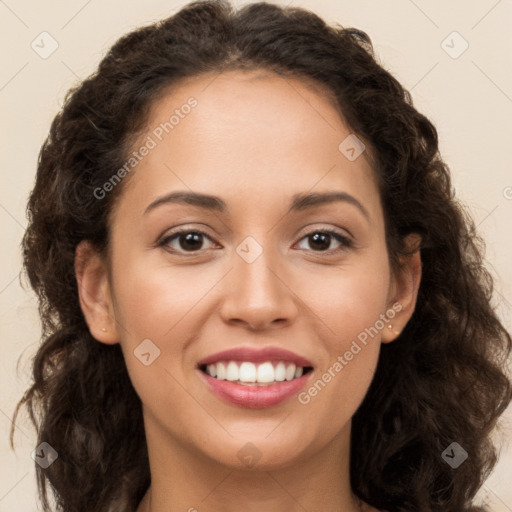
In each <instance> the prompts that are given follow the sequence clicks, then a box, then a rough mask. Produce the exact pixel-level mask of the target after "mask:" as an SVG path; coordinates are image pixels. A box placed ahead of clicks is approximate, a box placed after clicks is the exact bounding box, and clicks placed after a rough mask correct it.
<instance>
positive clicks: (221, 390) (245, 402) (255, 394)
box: [197, 359, 313, 409]
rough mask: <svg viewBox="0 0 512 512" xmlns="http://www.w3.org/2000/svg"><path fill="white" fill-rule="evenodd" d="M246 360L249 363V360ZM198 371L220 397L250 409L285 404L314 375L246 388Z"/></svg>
mask: <svg viewBox="0 0 512 512" xmlns="http://www.w3.org/2000/svg"><path fill="white" fill-rule="evenodd" d="M245 360H246V361H247V359H245ZM197 371H198V372H199V374H200V376H201V378H202V379H204V381H205V382H206V384H207V385H208V386H209V388H210V389H211V390H212V391H213V392H214V393H215V394H216V395H217V396H218V397H220V398H222V399H223V400H225V401H227V402H229V403H231V404H234V405H238V406H240V407H247V408H249V409H262V408H264V407H272V406H273V405H277V404H279V403H281V402H284V401H285V400H287V399H288V398H290V397H291V396H293V395H295V394H296V393H298V392H299V391H300V390H301V388H303V387H304V386H305V384H306V382H307V381H308V380H309V378H310V376H311V375H312V373H313V372H309V373H307V374H306V375H303V376H302V377H299V378H298V379H293V380H290V381H287V380H285V381H283V382H279V383H278V384H271V385H269V386H244V385H242V384H235V383H234V382H230V381H228V380H218V379H216V378H214V377H211V376H210V375H207V374H206V373H203V372H202V371H201V370H197Z"/></svg>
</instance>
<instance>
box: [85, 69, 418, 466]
mask: <svg viewBox="0 0 512 512" xmlns="http://www.w3.org/2000/svg"><path fill="white" fill-rule="evenodd" d="M190 98H193V99H192V100H191V99H190ZM187 105H188V106H187ZM173 115H174V118H172V119H171V116H173ZM170 119H171V120H170ZM166 123H167V124H166ZM350 135H351V132H350V130H349V129H348V128H347V126H346V125H345V124H344V122H343V120H342V119H341V118H340V116H339V114H338V112H337V110H336V109H335V108H334V106H333V105H332V104H331V103H330V101H329V100H328V99H327V96H326V95H325V94H322V92H321V91H320V90H315V89H312V88H310V87H309V86H308V85H306V84H305V83H304V82H301V81H299V80H297V79H290V78H286V79H284V78H282V77H279V76H277V75H273V74H267V73H258V74H255V73H242V72H234V71H232V72H228V73H224V74H220V75H208V76H207V75H203V76H201V77H196V78H195V79H190V80H187V81H186V82H182V83H181V84H180V86H179V87H177V88H174V89H173V91H172V92H171V93H169V94H168V95H166V96H165V97H163V99H160V100H159V101H158V102H157V103H156V104H155V105H154V107H153V109H152V112H151V116H150V120H149V123H148V128H147V131H146V132H145V133H144V134H143V135H142V136H141V137H140V141H139V143H137V144H135V145H134V147H133V148H132V149H133V151H136V152H137V155H131V156H132V157H133V158H135V160H132V161H131V163H130V162H128V161H127V162H128V164H127V166H126V169H130V178H129V181H128V182H127V183H126V185H127V186H126V188H125V189H124V190H123V193H122V195H121V196H120V199H119V203H118V205H117V208H116V210H115V211H114V215H113V216H112V218H111V229H112V238H111V246H110V255H109V261H108V265H105V267H104V268H105V269H106V273H105V276H106V278H105V279H104V280H103V281H98V282H101V283H102V285H101V286H97V287H96V288H94V286H95V284H94V283H97V282H95V281H94V280H93V278H92V277H91V278H90V280H89V281H87V279H85V280H83V282H82V285H83V286H85V285H87V286H89V285H90V286H91V288H92V289H94V290H95V291H94V292H92V293H89V294H87V296H88V297H92V296H94V297H97V298H98V303H101V304H102V305H103V306H104V308H103V309H104V311H106V312H107V313H109V314H110V317H109V316H108V315H107V314H104V315H103V316H101V314H100V313H98V311H99V309H100V308H96V313H91V312H90V311H89V310H88V306H87V305H85V306H84V301H85V302H87V301H88V300H89V299H88V298H87V297H85V295H86V294H83V293H82V305H83V306H82V307H83V309H84V312H86V316H87V320H88V324H89V327H90V328H91V332H92V334H93V335H94V337H95V338H96V339H98V340H99V341H102V342H104V343H117V342H119V343H120V344H121V347H122V351H123V354H124V357H125V360H126V365H127V369H128V372H129V375H130V378H131V380H132V382H133V386H134V387H135V390H136V391H137V393H138V395H139V396H140V398H141V400H142V403H143V408H144V419H145V426H146V435H147V437H148V439H150V438H158V439H160V440H161V441H163V442H167V443H171V444H173V445H174V446H179V447H180V449H185V450H187V451H188V452H192V453H194V454H196V455H199V456H201V457H205V456H206V457H208V458H211V459H214V460H216V461H220V462H221V463H223V464H226V465H230V466H233V467H235V466H236V467H240V466H243V465H244V464H246V465H247V461H248V460H249V459H248V458H247V457H249V458H250V457H252V460H256V459H257V462H258V464H260V465H266V466H267V467H269V468H270V467H278V466H286V465H287V464H291V463H297V462H300V461H301V460H304V459H305V458H306V457H310V456H311V455H312V454H314V453H318V452H320V451H322V450H325V449H326V448H327V447H328V445H329V444H330V443H331V442H333V441H336V440H337V439H341V438H343V439H345V440H348V437H349V432H350V420H351V417H352V416H353V414H354V413H355V412H356V410H357V408H358V406H359V405H360V403H361V401H362V400H363V398H364V395H365V393H366V391H367V390H368V387H369V385H370V382H371V380H372V377H373V373H374V371H375V368H376V364H377V359H378V355H379V349H380V343H381V342H388V341H391V340H392V339H394V338H395V337H396V332H398V331H400V330H401V328H403V327H404V325H405V323H406V322H407V320H408V318H409V316H410V314H411V311H412V309H411V308H413V306H414V300H415V299H414V294H415V291H414V285H403V284H400V282H399V281H398V280H395V279H393V278H392V275H391V273H390V267H389V261H388V254H387V251H386V244H385V232H384V219H383V211H382V208H381V203H380V199H379V194H378V190H377V186H376V183H375V181H374V177H373V174H372V172H373V171H372V169H371V168H370V165H369V163H368V161H367V154H366V152H365V151H363V152H362V153H361V154H359V153H360V151H361V149H362V147H361V146H358V145H357V141H354V139H352V138H349V139H347V137H349V136H350ZM143 146H145V147H146V149H145V150H144V149H141V148H142V147H143ZM358 154H359V156H358ZM126 169H125V170H126ZM122 174H123V173H121V176H122ZM107 188H108V186H107ZM177 192H181V193H183V194H200V195H204V196H209V197H208V198H207V199H202V200H201V201H199V200H197V199H196V200H194V201H188V202H187V201H179V200H175V201H171V200H166V197H167V199H168V198H169V197H168V196H169V195H170V194H173V193H177ZM326 193H329V194H332V193H338V194H340V196H339V198H338V199H337V200H332V201H308V200H302V201H299V200H298V199H297V198H298V197H299V196H300V197H303V196H304V197H305V196H308V195H315V194H326ZM210 196H215V198H216V199H213V198H211V197H210ZM98 200H101V199H98ZM192 203H195V204H192ZM199 203H201V204H203V206H200V204H199ZM220 205H222V207H221V206H220ZM177 229H180V230H184V231H185V232H188V233H190V234H189V235H188V237H187V235H186V233H185V234H183V235H181V237H180V236H179V235H178V236H175V237H172V235H173V234H175V233H176V230H177ZM198 231H201V232H203V233H204V235H202V234H197V232H198ZM326 231H333V232H334V234H331V235H330V234H328V233H326ZM194 233H196V234H195V235H194ZM338 235H339V237H340V238H337V236H338ZM91 275H92V274H91ZM95 275H99V274H95ZM406 281H407V280H406ZM84 297H85V298H84ZM393 305H394V307H393ZM112 319H115V321H114V320H112ZM389 324H392V326H393V327H392V328H389V327H388V325H389ZM105 326H106V327H107V331H106V332H104V331H102V327H105ZM231 349H251V350H252V352H250V351H249V352H239V353H238V354H236V353H235V354H231V355H228V356H222V355H220V356H216V354H217V353H219V352H222V351H226V350H231ZM262 349H269V350H270V351H269V352H264V353H262V352H261V351H262ZM272 349H276V350H285V351H289V352H291V353H293V355H290V354H284V353H281V354H279V353H278V352H275V353H273V352H272ZM210 356H213V359H214V360H215V361H218V362H220V361H223V362H225V365H223V366H224V367H225V369H226V370H227V375H228V378H232V379H234V380H235V381H236V380H237V379H240V378H242V380H246V379H248V380H249V381H250V380H251V379H252V376H253V374H254V372H256V376H258V374H259V376H260V377H261V380H265V378H266V380H269V379H270V380H276V379H277V380H278V381H279V379H282V378H283V375H282V372H283V369H284V374H285V375H286V372H288V378H290V375H291V374H292V373H293V367H292V366H291V362H292V361H293V360H294V358H297V359H295V361H296V362H298V363H299V366H301V364H300V361H299V359H298V358H302V365H303V366H309V365H310V366H311V367H312V370H311V371H309V372H308V373H306V374H305V375H303V376H302V377H300V378H298V379H297V380H295V379H293V380H291V381H288V380H286V376H285V377H284V379H285V380H284V381H283V382H281V381H279V382H277V383H274V384H272V385H271V386H272V387H267V386H268V384H267V385H261V386H256V385H255V384H252V385H247V384H236V383H228V382H227V381H222V380H220V379H216V378H214V377H212V376H209V377H207V376H206V374H205V373H204V372H203V371H202V369H200V368H199V367H198V365H199V363H200V362H202V361H204V360H205V359H206V358H209V357H210ZM304 360H307V362H308V363H309V364H307V365H306V364H305V361H304ZM229 361H233V362H232V363H231V364H230V365H228V364H227V363H229ZM243 361H245V363H244V364H243V365H242V362H243ZM279 363H282V364H279ZM240 366H243V369H242V373H241V375H242V377H241V376H240V374H239V375H238V377H236V378H235V375H236V371H237V369H238V371H240V369H239V367H240ZM278 366H279V368H278ZM283 366H284V368H283ZM261 367H262V368H261ZM230 368H231V369H230ZM290 368H292V369H291V370H290ZM210 370H211V372H212V373H213V374H215V375H217V374H218V373H219V372H220V373H221V374H222V368H221V366H220V365H214V366H210ZM231 372H235V373H233V374H232V373H231ZM272 372H274V373H272ZM298 373H300V370H299V372H298ZM298 373H297V375H298ZM220 376H222V375H220ZM269 376H270V377H269ZM293 377H294V375H293ZM315 383H316V385H315ZM247 443H252V444H247Z"/></svg>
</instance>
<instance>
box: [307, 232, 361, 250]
mask: <svg viewBox="0 0 512 512" xmlns="http://www.w3.org/2000/svg"><path fill="white" fill-rule="evenodd" d="M333 239H334V240H336V241H338V242H339V243H340V244H341V247H340V248H338V249H330V250H325V249H326V248H327V249H328V248H329V246H330V244H331V242H332V241H333ZM301 240H309V241H310V243H312V246H313V247H315V246H316V248H317V249H319V250H315V251H314V252H329V253H335V252H340V251H344V250H346V249H348V248H350V247H351V246H352V242H351V240H350V239H349V238H348V237H346V236H345V235H343V234H341V233H338V232H337V231H334V230H332V229H323V230H315V231H310V232H309V233H307V234H306V235H305V236H303V237H302V238H301Z"/></svg>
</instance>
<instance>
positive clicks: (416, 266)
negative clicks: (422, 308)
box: [381, 233, 421, 343]
mask: <svg viewBox="0 0 512 512" xmlns="http://www.w3.org/2000/svg"><path fill="white" fill-rule="evenodd" d="M405 243H406V245H407V248H408V249H409V250H414V252H413V253H412V254H411V255H409V256H405V257H402V258H401V259H400V268H399V269H398V271H397V272H396V275H393V276H392V279H391V285H390V293H389V295H388V296H389V302H388V310H387V312H386V317H387V318H388V320H389V321H387V322H386V327H384V329H383V331H382V338H381V341H382V343H390V342H391V341H393V340H395V339H396V338H397V337H398V336H399V335H400V333H401V332H402V331H403V329H404V328H405V326H406V325H407V322H408V321H409V320H410V318H411V316H412V314H413V313H414V309H415V307H416V300H417V298H418V290H419V287H420V281H421V253H420V243H421V236H420V235H419V234H417V233H412V234H410V235H408V236H407V237H406V238H405ZM393 313H394V315H393Z"/></svg>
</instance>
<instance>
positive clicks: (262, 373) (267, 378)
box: [256, 362, 275, 382]
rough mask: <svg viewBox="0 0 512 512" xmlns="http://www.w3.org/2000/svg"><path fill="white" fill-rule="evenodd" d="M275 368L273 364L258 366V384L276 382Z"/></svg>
mask: <svg viewBox="0 0 512 512" xmlns="http://www.w3.org/2000/svg"><path fill="white" fill-rule="evenodd" d="M274 374H275V372H274V367H273V366H272V363H271V362H267V363H263V364H260V365H258V375H257V377H256V380H257V381H258V382H274Z"/></svg>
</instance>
